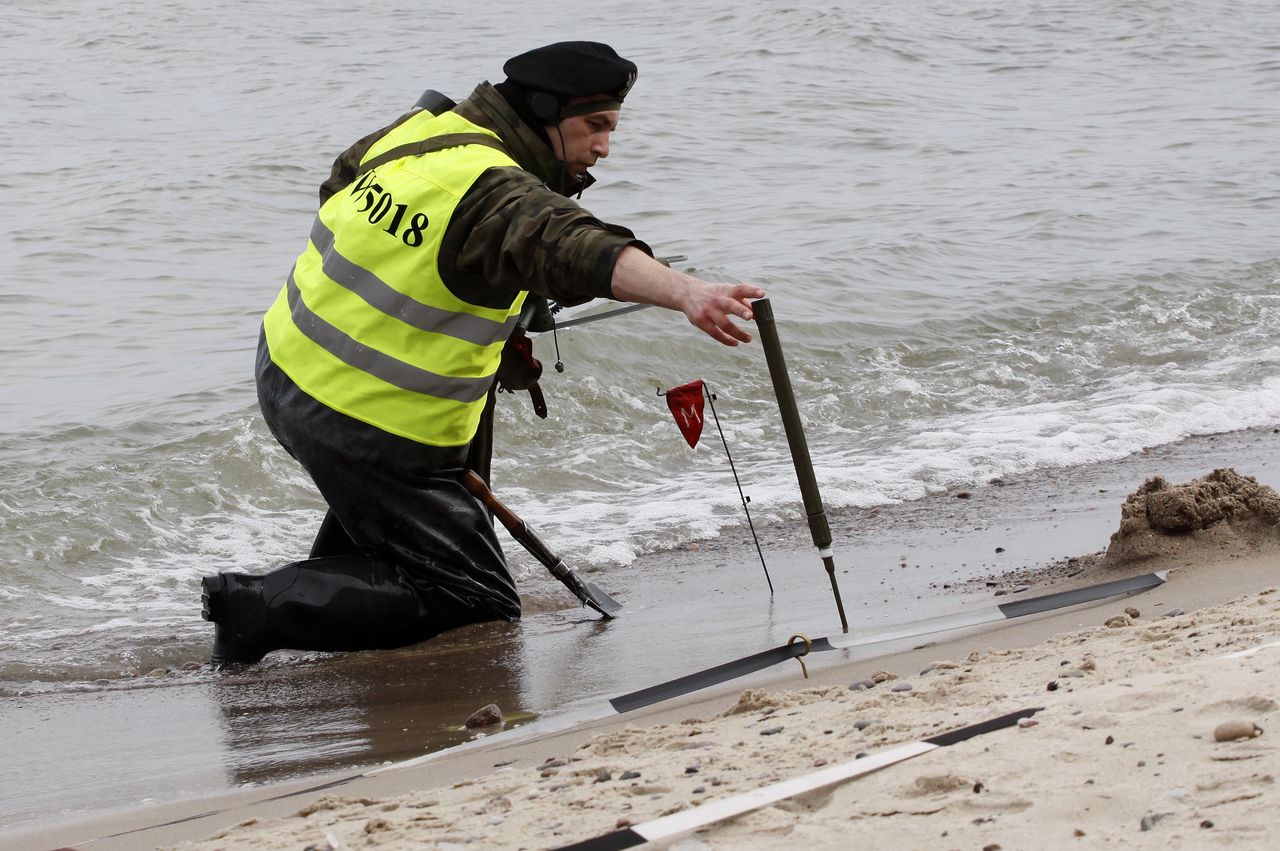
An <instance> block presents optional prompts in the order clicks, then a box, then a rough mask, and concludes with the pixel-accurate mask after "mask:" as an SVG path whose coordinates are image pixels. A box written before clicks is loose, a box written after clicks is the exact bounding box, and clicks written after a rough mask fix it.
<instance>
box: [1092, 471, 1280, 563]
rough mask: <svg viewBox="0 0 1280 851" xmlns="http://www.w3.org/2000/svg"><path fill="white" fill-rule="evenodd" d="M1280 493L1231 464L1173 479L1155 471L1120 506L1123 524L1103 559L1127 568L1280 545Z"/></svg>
mask: <svg viewBox="0 0 1280 851" xmlns="http://www.w3.org/2000/svg"><path fill="white" fill-rule="evenodd" d="M1278 524H1280V494H1277V493H1276V492H1275V491H1274V490H1273V489H1271V488H1269V487H1267V486H1266V485H1260V484H1258V482H1257V480H1256V479H1254V478H1253V477H1252V476H1242V475H1240V474H1239V473H1237V472H1236V471H1235V470H1233V469H1231V468H1227V469H1220V470H1214V471H1213V472H1212V473H1210V474H1209V475H1207V476H1204V477H1202V478H1199V479H1194V480H1192V481H1190V482H1185V483H1183V484H1180V485H1174V484H1170V483H1169V482H1168V481H1166V480H1165V479H1164V478H1162V477H1160V476H1155V477H1154V478H1150V479H1147V481H1145V482H1143V484H1142V486H1141V487H1140V488H1138V489H1137V490H1136V491H1135V492H1134V493H1132V494H1130V495H1129V498H1128V499H1126V500H1125V502H1124V505H1122V506H1121V507H1120V528H1119V529H1118V530H1116V532H1115V534H1113V535H1112V536H1111V543H1110V544H1109V545H1108V546H1107V554H1106V557H1105V559H1104V560H1103V564H1104V565H1105V566H1106V567H1109V568H1126V567H1130V566H1132V565H1134V564H1137V563H1140V562H1145V561H1148V560H1149V559H1153V558H1160V559H1164V560H1168V561H1177V562H1180V563H1184V564H1185V563H1190V562H1192V561H1195V560H1199V559H1203V558H1205V557H1207V556H1212V557H1215V558H1220V557H1221V556H1222V555H1223V553H1224V551H1225V552H1226V553H1241V554H1243V553H1246V552H1248V553H1256V552H1258V551H1260V550H1264V549H1270V548H1276V549H1280V525H1278Z"/></svg>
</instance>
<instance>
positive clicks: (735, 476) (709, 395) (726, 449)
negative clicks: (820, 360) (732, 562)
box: [702, 381, 773, 597]
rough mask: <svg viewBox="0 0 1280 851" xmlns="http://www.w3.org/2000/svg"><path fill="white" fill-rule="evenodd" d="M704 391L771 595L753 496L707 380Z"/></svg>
mask: <svg viewBox="0 0 1280 851" xmlns="http://www.w3.org/2000/svg"><path fill="white" fill-rule="evenodd" d="M702 392H703V393H705V394H707V402H708V404H710V405H711V418H712V419H714V420H715V421H716V431H718V432H720V442H721V443H723V444H724V454H725V457H726V458H728V459H729V470H730V471H731V472H732V473H733V483H734V484H735V485H737V486H738V497H739V498H740V499H741V500H742V510H743V511H744V512H745V513H746V515H747V526H748V527H749V528H750V529H751V540H753V541H755V544H756V553H757V554H758V555H759V556H760V566H761V567H763V568H764V581H765V582H768V583H769V596H770V597H772V596H773V580H772V579H770V578H769V565H767V564H765V563H764V553H763V552H762V551H761V550H760V538H758V537H757V536H756V527H755V524H753V523H752V522H751V509H750V508H747V503H749V502H751V497H749V496H747V495H746V494H744V493H743V492H742V482H740V481H738V469H737V467H735V466H733V456H732V455H731V454H729V441H727V440H725V439H724V429H722V428H720V415H719V414H717V413H716V394H714V393H712V392H711V388H710V387H708V386H707V384H706V382H705V381H704V382H703V383H702Z"/></svg>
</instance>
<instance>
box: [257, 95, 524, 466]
mask: <svg viewBox="0 0 1280 851" xmlns="http://www.w3.org/2000/svg"><path fill="white" fill-rule="evenodd" d="M458 134H464V135H458ZM475 134H480V135H479V136H477V135H475ZM407 145H409V146H412V145H416V146H417V149H418V150H426V151H427V152H425V153H418V154H417V155H409V156H404V155H400V156H397V154H398V153H400V150H403V149H404V148H405V146H407ZM442 146H448V147H442ZM433 148H434V149H433ZM398 149H400V150H398ZM370 165H373V166H374V167H373V168H371V169H369V170H366V171H363V173H362V174H360V175H359V176H358V178H357V179H356V180H355V181H354V182H353V183H352V184H351V185H350V186H348V187H346V188H345V189H343V190H341V191H339V192H337V193H335V194H334V195H333V196H332V197H331V198H329V200H328V201H327V202H325V204H324V206H322V207H321V208H320V213H319V215H318V216H317V218H316V221H315V224H314V225H312V228H311V239H310V241H309V242H308V244H307V248H306V250H305V251H303V252H302V254H301V256H299V257H298V259H297V262H296V263H295V264H294V266H293V271H292V272H291V273H290V275H289V278H288V280H287V281H286V282H285V285H284V288H283V289H282V290H281V291H280V295H279V297H278V298H277V299H276V301H275V303H274V304H273V305H272V306H271V308H270V309H269V310H268V311H267V314H266V316H265V318H264V319H263V327H264V329H265V332H266V339H267V346H268V348H269V350H270V352H271V360H272V361H273V362H274V363H275V364H276V366H278V367H280V369H282V370H284V372H285V373H286V374H287V375H288V376H289V377H290V378H291V379H293V381H294V383H295V384H297V385H298V387H300V388H301V389H302V390H303V391H304V392H305V393H306V394H307V395H309V396H311V397H312V398H314V399H315V400H317V401H318V402H321V403H322V404H324V405H326V406H328V407H330V408H332V409H334V410H336V411H341V412H342V413H344V414H346V415H347V416H350V417H354V418H355V419H357V420H360V421H362V422H365V423H368V424H369V425H372V426H375V427H377V428H379V429H382V430H383V431H387V432H390V433H392V434H397V435H400V436H401V437H407V438H409V439H410V440H416V441H418V442H420V443H427V444H431V445H433V446H460V445H463V444H465V443H467V442H469V441H470V440H471V438H472V437H473V436H474V435H475V432H476V427H477V424H478V423H479V421H480V415H481V413H482V412H483V410H484V404H485V398H486V395H487V394H488V392H489V388H490V386H491V385H492V384H493V378H494V373H495V371H496V370H497V368H498V362H499V360H500V358H501V353H502V346H503V344H504V343H505V342H506V340H507V338H508V337H510V336H511V332H512V330H513V328H514V327H515V324H516V320H517V319H519V316H520V308H521V306H522V305H523V303H524V298H525V295H526V293H524V292H520V293H518V294H515V295H514V296H513V297H512V300H511V303H510V304H509V305H507V306H506V307H497V308H494V307H483V306H481V305H476V304H471V303H469V302H466V301H463V300H462V299H460V298H458V297H456V296H455V295H453V293H451V292H449V289H448V288H447V287H446V286H445V285H444V282H443V281H442V280H441V279H440V271H439V265H438V259H439V253H440V243H441V240H442V239H443V237H444V230H445V227H446V226H447V225H448V223H449V220H450V218H451V217H452V215H453V211H454V208H455V207H456V206H457V204H458V201H459V199H461V198H462V196H463V195H464V194H465V193H466V191H467V190H468V189H470V188H471V185H472V183H474V182H475V180H476V178H478V177H479V176H480V175H481V174H482V173H483V172H484V171H485V170H486V169H489V168H494V167H503V166H516V162H515V161H514V160H513V159H512V158H511V157H510V155H509V154H507V153H506V151H505V150H503V149H502V148H501V144H500V142H499V140H498V137H497V135H496V134H494V133H492V132H491V131H489V130H486V129H485V128H483V127H480V126H479V125H476V124H474V123H472V122H470V121H468V120H467V119H465V118H463V117H462V116H460V115H458V114H457V113H453V112H445V113H443V114H441V115H438V116H437V115H432V114H431V113H429V112H422V113H419V114H418V115H415V116H413V117H412V118H410V119H408V120H407V121H405V122H404V123H403V124H401V125H400V126H399V127H397V128H395V129H394V130H392V131H391V132H390V133H389V134H387V135H386V136H385V137H383V138H382V139H380V140H379V141H378V142H377V143H376V144H375V145H374V146H373V147H372V148H370V150H369V152H368V153H367V154H366V155H365V157H364V159H363V161H362V166H361V167H362V169H365V168H368V166H370Z"/></svg>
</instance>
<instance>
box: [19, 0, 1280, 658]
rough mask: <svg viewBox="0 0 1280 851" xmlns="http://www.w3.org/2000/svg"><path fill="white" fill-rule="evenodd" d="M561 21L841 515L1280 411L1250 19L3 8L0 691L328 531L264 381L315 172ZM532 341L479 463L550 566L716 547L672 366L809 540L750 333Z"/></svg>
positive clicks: (1002, 12) (653, 208)
mask: <svg viewBox="0 0 1280 851" xmlns="http://www.w3.org/2000/svg"><path fill="white" fill-rule="evenodd" d="M588 22H592V23H588ZM584 37H585V38H596V39H600V40H605V41H609V42H611V43H613V44H614V45H615V46H616V47H617V48H618V49H619V50H620V52H622V53H623V54H624V55H627V56H629V57H631V58H633V59H634V60H635V61H636V62H637V63H638V65H639V66H640V78H639V83H638V84H637V86H636V88H635V90H634V92H633V94H632V95H631V96H630V97H629V98H628V102H627V106H626V109H625V112H624V117H623V121H622V124H621V126H620V128H619V130H618V132H617V134H616V135H615V139H614V144H613V154H612V156H611V157H610V158H609V159H608V160H607V161H605V162H604V163H602V164H601V166H600V167H599V168H598V169H597V176H598V177H599V178H600V180H601V183H600V185H599V186H598V187H596V188H593V189H592V190H591V191H590V192H589V193H588V194H587V195H586V196H585V197H584V199H583V203H584V204H586V205H587V206H588V207H590V208H591V209H592V210H593V211H595V212H596V213H597V214H599V215H600V216H602V217H603V218H606V219H610V220H614V221H618V222H620V223H623V224H626V225H628V226H630V227H632V228H633V229H634V230H635V231H636V232H637V233H638V234H639V235H640V236H641V237H642V238H644V239H646V240H647V241H648V242H650V243H651V244H652V245H653V246H654V247H655V249H656V250H657V251H658V252H659V253H662V254H675V253H680V254H685V255H688V257H689V258H690V259H689V261H688V265H689V267H690V268H691V269H693V270H695V271H696V272H697V273H699V274H702V275H705V276H709V277H713V278H719V279H726V280H750V281H755V282H759V283H761V284H763V285H764V286H765V287H766V288H767V289H768V291H769V293H770V296H771V298H772V300H773V302H774V305H775V312H776V313H777V315H778V317H779V320H780V327H781V332H782V335H783V341H784V345H786V346H787V350H788V359H789V364H790V366H791V370H792V373H793V376H792V377H793V381H794V383H795V386H796V390H797V394H798V396H799V397H800V400H801V407H802V412H803V413H804V415H805V417H806V421H807V426H808V429H809V442H810V446H811V451H812V454H813V457H814V461H815V463H816V465H817V467H818V476H819V481H820V482H821V484H822V486H823V492H824V496H825V497H826V498H827V500H828V502H829V504H832V505H835V506H853V505H872V504H877V503H883V502H891V501H897V500H904V499H915V498H919V497H921V496H924V495H926V494H929V493H935V492H939V491H942V490H945V489H947V488H950V487H957V486H966V485H970V484H973V483H975V482H982V481H985V480H987V479H989V478H991V477H992V476H999V475H1015V474H1018V473H1024V472H1027V471H1032V470H1037V469H1046V468H1054V467H1063V466H1072V465H1078V464H1085V463H1089V462H1094V461H1100V460H1110V459H1119V458H1123V457H1125V456H1127V455H1130V454H1131V453H1134V452H1137V451H1139V450H1140V449H1141V448H1142V447H1145V446H1151V445H1157V444H1161V443H1168V442H1172V441H1177V440H1180V439H1182V438H1184V437H1185V436H1187V435H1190V434H1204V433H1209V432H1215V431H1222V430H1229V429H1235V428H1242V427H1247V426H1261V425H1268V424H1271V423H1274V422H1277V421H1280V379H1277V377H1276V365H1277V362H1280V332H1278V331H1277V323H1276V319H1277V317H1278V316H1280V293H1277V288H1276V283H1277V280H1280V253H1278V250H1277V245H1280V170H1278V169H1277V166H1276V160H1275V150H1276V147H1277V143H1278V142H1280V118H1278V117H1277V114H1276V109H1275V104H1276V103H1277V102H1280V97H1278V96H1280V11H1277V8H1276V7H1275V5H1274V4H1271V3H1265V2H1227V3H1222V2H1213V3H1210V2H1191V3H1155V4H1152V3H1116V2H1103V0H1075V2H1066V3H1054V4H1039V3H1028V4H1004V3H990V2H976V1H975V0H966V2H960V3H948V4H923V3H911V2H901V3H873V4H857V5H856V6H853V5H850V6H848V7H843V6H838V5H835V4H829V3H815V2H799V3H791V4H787V5H785V6H782V7H767V6H765V7H762V6H760V5H759V4H746V3H736V2H709V0H694V2H691V3H681V4H670V5H669V6H664V5H663V4H656V5H655V4H648V5H635V4H629V3H622V2H613V0H608V1H607V2H598V3H592V4H575V3H569V4H564V3H560V4H546V3H538V2H535V3H498V4H486V5H485V6H484V8H483V9H467V8H464V7H438V6H431V7H428V6H424V5H422V4H406V3H401V4H398V5H397V4H394V3H393V4H391V5H389V6H388V5H385V4H383V5H380V6H378V9H377V14H368V13H365V12H359V11H356V10H353V9H352V8H351V6H350V4H349V3H337V2H312V3H306V4H289V3H283V4H279V3H278V4H258V3H251V2H247V0H246V1H245V2H231V0H214V2H204V3H192V2H179V3H170V4H164V5H163V6H160V7H157V6H155V5H154V4H147V3H141V2H111V3H105V4H100V5H99V6H98V7H96V8H95V9H93V10H92V11H85V10H84V9H82V8H81V7H80V6H78V5H75V4H70V3H58V2H55V3H33V2H27V0H17V2H11V3H8V4H6V5H5V7H4V8H3V9H2V10H0V68H2V69H3V76H4V79H5V85H4V86H3V87H2V90H0V110H2V111H3V113H4V114H5V116H6V120H5V121H4V122H3V123H2V124H0V146H3V148H4V149H5V150H6V151H8V152H9V153H10V157H9V163H10V164H9V168H8V169H6V171H5V173H4V174H3V175H0V194H2V198H0V208H3V209H4V210H5V227H4V229H3V237H2V238H3V245H4V259H5V262H4V264H3V269H4V271H3V273H0V274H2V275H3V278H2V280H3V284H2V286H0V307H2V308H3V309H2V310H0V351H2V352H3V363H4V369H3V372H2V373H0V438H2V440H0V624H2V625H3V628H4V636H3V638H2V639H0V679H3V680H5V681H9V682H29V681H33V680H34V681H44V680H47V679H51V678H55V677H57V676H70V677H73V678H74V677H76V676H80V675H84V676H92V675H94V674H96V673H99V672H103V671H106V672H111V671H116V670H124V669H129V668H130V667H131V666H132V667H136V666H138V665H139V664H141V662H140V660H141V659H145V658H151V656H152V655H155V654H157V653H160V654H161V655H163V653H162V650H161V649H160V648H167V647H170V646H172V639H173V638H174V637H175V636H176V637H177V639H178V646H180V647H182V648H184V652H187V651H189V650H190V647H191V646H192V645H194V644H197V643H200V642H203V641H204V640H205V635H204V631H203V627H202V625H201V624H199V623H198V622H193V620H192V616H191V615H192V599H193V594H194V589H195V588H196V583H197V581H198V577H199V576H200V575H201V574H202V573H204V572H207V571H208V570H210V569H211V568H212V569H217V568H225V567H232V566H234V567H242V568H246V569H250V570H255V569H266V568H268V567H270V566H272V565H273V564H275V563H278V562H280V561H283V560H286V559H289V558H292V557H294V556H296V555H297V553H298V552H299V551H300V550H301V549H302V548H304V547H305V545H306V542H307V541H308V540H309V538H310V536H311V534H312V533H313V530H314V528H315V524H316V523H317V522H318V519H319V516H320V513H321V511H322V508H323V507H322V505H321V504H320V503H319V501H318V499H317V497H316V495H315V494H314V491H313V490H312V489H311V487H310V485H309V483H308V482H307V481H306V479H305V477H304V476H302V475H301V474H300V472H299V471H298V470H297V469H296V467H295V466H294V465H292V463H291V462H290V461H289V459H288V458H287V457H285V456H284V454H283V453H282V452H281V451H280V450H279V449H278V448H277V447H276V446H275V445H274V444H273V442H272V441H271V438H270V436H269V435H268V434H267V432H266V430H265V429H264V428H263V426H262V424H261V421H260V419H259V418H258V417H257V412H256V407H255V400H254V393H253V387H252V379H251V361H252V350H253V346H254V343H255V339H256V334H257V327H258V322H259V319H260V316H261V313H262V312H263V311H264V310H265V308H266V307H267V305H268V304H269V303H270V301H271V299H272V298H273V297H274V295H275V292H276V290H277V288H278V287H279V286H280V284H281V282H282V280H283V277H284V275H285V274H286V273H287V271H288V269H289V266H290V264H291V263H292V260H293V258H294V257H295V256H296V254H297V253H298V252H299V251H300V250H301V248H302V245H303V240H305V235H306V233H307V231H308V227H309V224H310V220H311V217H312V215H313V212H314V205H315V187H316V185H317V184H318V182H319V181H320V180H321V179H322V178H323V177H324V176H325V174H326V173H327V170H328V166H329V163H330V161H331V160H332V158H333V156H334V155H335V154H336V153H337V152H338V151H340V150H342V149H343V148H344V147H345V146H346V145H347V144H349V143H350V142H351V141H353V140H354V139H355V138H358V137H359V136H361V135H363V134H364V133H366V132H368V131H369V130H371V129H374V128H376V127H378V126H381V125H382V124H383V123H385V122H386V121H387V120H389V119H390V118H391V117H394V116H395V115H396V114H398V113H399V112H400V111H401V110H402V109H403V108H404V107H406V106H407V105H408V104H410V103H412V101H413V100H414V99H415V98H416V97H417V95H418V93H419V92H420V91H421V90H422V89H423V88H427V87H432V88H437V89H440V90H443V91H445V92H447V93H450V94H452V95H454V96H462V95H465V94H466V93H467V92H468V91H469V90H470V88H471V87H472V86H473V85H474V84H475V83H476V82H477V81H479V80H481V79H485V78H488V79H494V80H496V79H498V78H499V76H500V73H501V72H500V68H501V64H502V61H503V60H504V59H506V58H507V57H509V56H511V55H513V54H515V53H518V52H520V51H522V50H524V49H527V48H528V47H530V46H532V45H535V44H539V43H544V42H548V41H553V40H557V39H562V38H584ZM559 342H560V349H561V353H562V355H563V358H564V361H565V363H566V365H567V369H566V372H565V373H564V374H563V375H550V374H549V375H548V380H547V381H546V382H545V383H544V385H545V389H546V391H547V393H548V397H549V404H550V408H551V417H550V418H549V419H548V420H547V421H545V422H543V421H539V420H537V419H536V418H535V417H534V416H533V415H532V412H531V411H530V410H529V408H528V406H527V405H526V404H525V403H524V402H523V400H521V399H510V398H504V400H503V401H504V405H503V408H502V412H501V419H500V428H499V444H500V446H499V451H498V458H497V460H496V462H495V463H496V475H497V479H498V482H499V484H500V488H501V491H502V493H503V495H504V496H505V497H506V498H507V499H508V501H509V502H510V503H511V504H512V505H513V506H515V507H518V508H519V509H521V511H522V514H523V515H524V516H525V517H526V519H527V520H529V521H530V522H531V523H532V524H533V525H535V526H537V527H538V529H539V530H540V532H542V533H543V536H544V537H546V538H548V539H549V540H552V541H555V542H557V544H558V546H560V547H561V548H562V549H563V551H564V552H565V554H566V555H568V556H569V557H570V560H571V561H573V560H576V561H577V563H589V564H593V565H600V566H602V567H603V569H604V570H606V571H608V570H619V571H620V570H626V569H627V567H628V565H630V564H631V563H632V562H633V560H634V559H635V557H636V556H637V555H639V554H641V553H645V552H651V551H655V550H662V549H665V548H668V547H672V546H677V545H679V544H681V543H683V542H686V541H688V540H691V539H694V538H700V537H706V536H714V535H716V534H718V533H719V531H720V530H721V529H722V528H740V527H741V525H742V520H741V513H740V506H739V503H738V494H737V492H736V490H735V488H734V487H733V483H732V479H731V478H730V475H729V470H728V467H727V464H726V463H725V461H724V458H723V454H722V449H721V447H719V446H718V445H717V444H716V443H715V442H714V441H711V442H704V444H703V445H701V446H700V447H699V449H698V450H697V451H696V452H694V451H691V450H689V449H688V448H687V447H686V446H685V445H684V443H683V442H682V441H681V439H680V437H679V435H678V434H677V433H676V431H675V429H674V427H673V426H672V424H671V422H670V420H669V419H668V415H667V412H666V409H665V405H663V404H662V403H661V400H660V399H658V398H657V397H656V396H655V394H654V388H655V387H669V386H673V385H675V384H679V383H683V382H685V381H689V380H691V379H694V378H704V379H706V380H707V381H709V382H710V383H711V385H712V388H713V389H714V390H715V391H716V392H717V393H718V394H719V400H718V404H717V408H718V412H719V414H720V416H721V418H722V419H723V425H724V428H725V434H726V436H727V438H728V440H729V442H730V445H731V448H732V449H733V451H734V456H735V460H736V462H737V464H738V468H739V471H740V473H741V474H742V476H743V479H744V484H745V485H746V487H747V489H748V492H749V493H750V494H751V496H752V500H753V501H752V505H753V511H754V513H755V516H756V518H757V520H758V521H759V522H763V523H769V522H771V521H776V520H780V519H783V518H786V517H789V516H791V515H792V514H793V513H794V512H795V510H796V507H797V505H798V502H799V497H798V494H797V493H796V489H795V484H794V476H793V474H792V472H791V469H790V465H789V461H788V459H787V456H786V450H785V441H784V439H783V437H782V432H781V426H780V423H779V422H778V419H777V415H776V406H775V403H774V399H773V395H772V388H771V386H770V384H769V381H768V378H767V373H766V372H765V369H764V365H763V359H762V356H761V353H760V351H759V347H758V346H752V347H744V348H742V349H738V350H728V349H722V348H719V347H716V346H715V345H714V344H711V343H709V342H707V341H705V340H703V339H702V338H701V337H700V336H699V335H698V334H697V333H696V332H695V331H693V329H691V328H689V327H688V326H687V325H686V324H685V323H684V322H683V320H681V319H680V318H679V317H675V316H672V315H670V314H666V315H664V314H663V313H662V312H661V311H656V310H654V311H645V312H642V313H640V314H636V315H634V316H631V317H627V318H625V319H619V320H615V321H613V322H611V323H608V324H607V326H606V324H605V323H601V324H598V325H593V326H587V327H586V328H583V329H581V330H573V331H568V332H566V333H565V334H563V335H561V338H560V341H559ZM537 345H538V352H539V354H540V356H542V357H543V358H544V359H545V360H546V361H548V362H551V361H554V359H555V355H554V350H553V349H552V348H551V341H550V340H546V339H540V340H539V341H538V344H537ZM514 561H515V563H516V567H517V572H518V573H520V574H521V576H522V579H523V580H525V581H528V582H529V583H533V587H534V588H535V589H536V588H537V587H540V586H538V584H537V583H540V582H543V581H545V580H543V579H542V578H541V577H540V574H539V573H537V572H536V571H534V570H533V569H532V567H531V565H530V563H529V561H528V560H527V559H525V558H524V557H523V556H522V555H520V554H514Z"/></svg>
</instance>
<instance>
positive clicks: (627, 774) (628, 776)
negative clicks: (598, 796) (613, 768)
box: [618, 771, 640, 780]
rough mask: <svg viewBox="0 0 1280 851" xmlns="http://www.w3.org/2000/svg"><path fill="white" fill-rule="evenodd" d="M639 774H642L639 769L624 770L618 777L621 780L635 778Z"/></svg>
mask: <svg viewBox="0 0 1280 851" xmlns="http://www.w3.org/2000/svg"><path fill="white" fill-rule="evenodd" d="M639 776H640V772H638V771H624V772H622V774H620V775H618V779H619V780H635V779H636V778H637V777H639Z"/></svg>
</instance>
